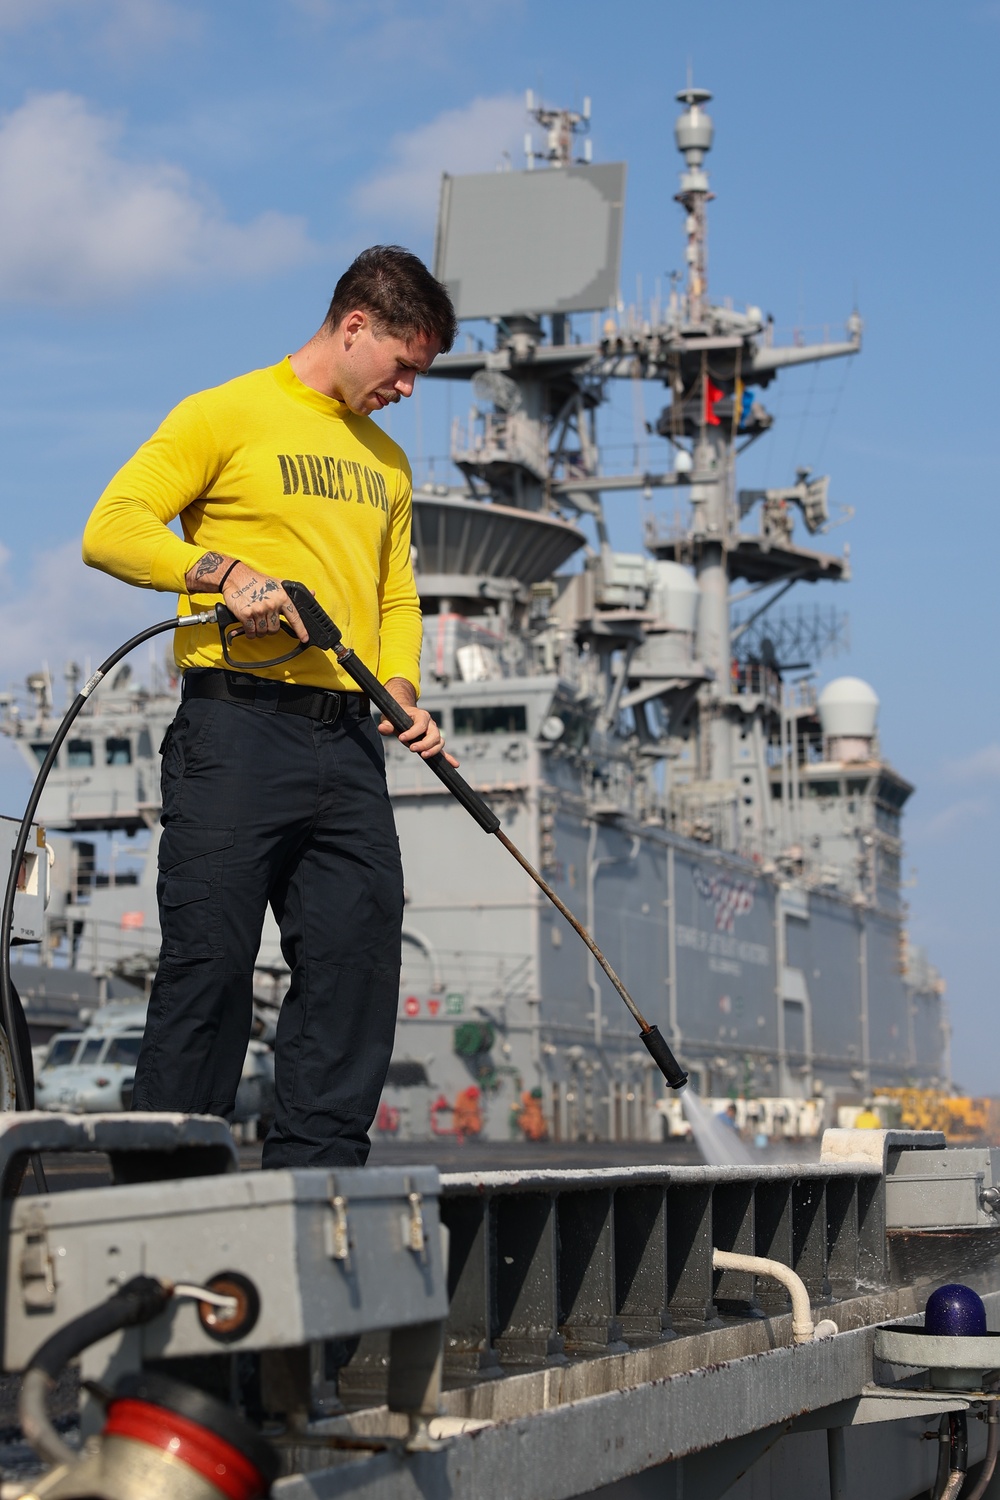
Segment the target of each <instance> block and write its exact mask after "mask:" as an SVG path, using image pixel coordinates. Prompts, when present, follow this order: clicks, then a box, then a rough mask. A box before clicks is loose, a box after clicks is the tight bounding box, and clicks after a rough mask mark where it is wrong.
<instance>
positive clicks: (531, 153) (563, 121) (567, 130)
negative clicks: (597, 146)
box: [524, 89, 593, 172]
mask: <svg viewBox="0 0 1000 1500" xmlns="http://www.w3.org/2000/svg"><path fill="white" fill-rule="evenodd" d="M525 104H526V106H527V110H528V114H529V115H530V116H531V118H532V119H533V120H537V121H538V123H539V125H541V127H542V129H543V130H545V131H547V132H548V139H547V141H546V150H545V151H536V150H535V143H534V141H533V139H532V135H531V131H530V130H529V131H528V132H527V134H526V135H525V137H524V154H525V157H526V158H527V162H528V171H529V172H533V171H534V169H535V162H536V161H545V162H548V164H549V166H550V167H571V166H573V165H574V163H590V162H591V161H592V160H593V142H592V141H591V140H590V138H589V136H588V138H587V139H586V140H585V141H584V142H583V155H582V156H576V157H574V155H573V147H574V143H575V141H576V137H577V136H578V135H586V134H587V132H588V131H589V130H590V100H589V99H584V101H583V108H582V109H581V110H579V111H578V110H575V109H546V108H545V105H544V104H541V103H538V104H536V103H535V95H534V91H533V90H532V89H528V91H527V94H526V95H525Z"/></svg>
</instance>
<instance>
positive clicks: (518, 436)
mask: <svg viewBox="0 0 1000 1500" xmlns="http://www.w3.org/2000/svg"><path fill="white" fill-rule="evenodd" d="M451 460H452V463H455V464H458V465H462V464H489V463H497V462H500V463H514V464H523V465H524V466H525V467H526V468H529V469H531V470H532V471H533V472H534V473H535V474H537V475H538V477H539V478H542V479H544V478H545V477H546V476H547V475H548V472H549V450H548V443H547V441H546V440H545V438H544V437H543V436H540V435H539V433H538V431H537V429H536V426H535V424H534V423H531V422H528V421H526V420H525V418H524V417H523V415H522V414H521V413H519V412H511V413H510V414H509V415H507V414H504V413H501V414H496V413H493V412H484V413H482V414H481V415H480V416H479V418H478V419H477V420H475V421H473V422H470V423H469V424H466V423H464V422H463V421H462V418H461V417H455V419H454V420H453V422H452V427H451Z"/></svg>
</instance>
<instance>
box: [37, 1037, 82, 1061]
mask: <svg viewBox="0 0 1000 1500" xmlns="http://www.w3.org/2000/svg"><path fill="white" fill-rule="evenodd" d="M79 1045H80V1039H79V1037H75V1036H57V1037H56V1039H55V1041H54V1042H53V1043H52V1046H51V1047H50V1048H49V1051H48V1056H47V1057H46V1059H45V1062H44V1064H43V1066H44V1067H46V1068H64V1067H65V1066H66V1064H67V1063H71V1062H72V1061H73V1059H74V1057H75V1056H76V1049H77V1047H79Z"/></svg>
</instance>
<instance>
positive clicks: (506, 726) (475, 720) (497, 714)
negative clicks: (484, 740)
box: [454, 703, 528, 734]
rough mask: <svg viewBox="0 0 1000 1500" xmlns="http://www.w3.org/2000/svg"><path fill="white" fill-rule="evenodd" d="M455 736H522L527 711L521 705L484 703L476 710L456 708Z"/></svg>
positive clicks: (526, 723)
mask: <svg viewBox="0 0 1000 1500" xmlns="http://www.w3.org/2000/svg"><path fill="white" fill-rule="evenodd" d="M454 714H455V733H456V734H523V733H524V732H525V730H526V729H527V727H528V711H527V709H526V708H525V706H524V704H523V703H484V704H483V705H481V706H480V707H476V708H456V709H455V710H454Z"/></svg>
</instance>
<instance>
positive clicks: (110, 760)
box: [104, 738, 132, 766]
mask: <svg viewBox="0 0 1000 1500" xmlns="http://www.w3.org/2000/svg"><path fill="white" fill-rule="evenodd" d="M104 764H105V765H106V766H130V765H131V764H132V742H131V740H128V739H124V738H115V739H110V740H107V741H106V742H105V745H104Z"/></svg>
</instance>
